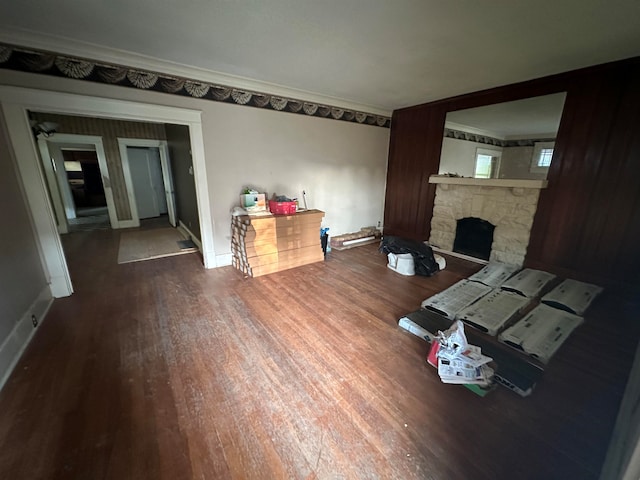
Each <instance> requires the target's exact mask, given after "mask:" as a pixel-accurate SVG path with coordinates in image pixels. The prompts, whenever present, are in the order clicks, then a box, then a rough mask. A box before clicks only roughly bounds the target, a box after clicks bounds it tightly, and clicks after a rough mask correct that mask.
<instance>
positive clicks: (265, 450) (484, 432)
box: [0, 230, 640, 480]
mask: <svg viewBox="0 0 640 480" xmlns="http://www.w3.org/2000/svg"><path fill="white" fill-rule="evenodd" d="M64 246H65V252H66V254H67V257H68V260H69V265H70V271H71V276H72V280H73V284H74V288H75V290H76V293H74V295H73V296H71V297H69V298H64V299H58V300H56V301H55V302H54V304H53V306H52V308H51V310H50V312H49V314H48V316H47V318H46V319H45V321H44V322H43V323H42V324H41V326H40V327H39V329H38V331H37V332H36V335H35V337H34V339H33V341H32V343H31V344H30V346H29V347H28V349H27V351H26V352H25V354H24V356H23V358H22V359H21V361H20V363H19V364H18V366H17V367H16V369H15V371H14V373H13V375H12V376H11V378H10V379H9V381H8V382H7V384H6V386H5V388H4V389H3V390H2V392H0V412H2V414H1V415H0V445H2V448H1V449H0V478H3V479H4V478H7V479H39V478H41V479H67V478H68V479H119V480H121V479H141V478H153V479H172V480H173V479H191V478H194V479H195V478H197V479H226V478H256V479H271V478H273V479H280V478H282V479H325V478H326V479H334V478H345V479H350V478H354V479H361V478H371V479H376V478H380V479H387V478H397V479H474V480H483V479H513V478H518V479H520V478H531V479H556V478H557V479H569V478H571V479H573V478H576V479H578V478H579V479H596V478H598V474H599V470H600V468H601V465H602V462H603V459H604V455H605V452H606V448H607V445H608V441H609V438H610V435H611V431H612V428H613V424H614V421H615V416H616V413H617V409H618V406H619V403H620V399H621V396H622V393H623V390H624V386H625V383H626V380H627V375H628V373H629V370H630V366H631V362H632V359H633V353H634V349H635V346H636V345H637V342H638V338H639V337H640V326H639V325H638V322H637V321H635V315H636V312H637V309H638V304H637V302H636V303H634V302H633V301H631V299H626V298H624V297H622V296H620V295H617V294H616V293H615V292H605V293H604V294H603V295H602V297H601V298H599V299H598V300H597V301H596V303H595V304H594V305H593V306H592V309H591V310H590V312H589V313H588V315H587V319H586V322H585V324H584V325H582V326H581V327H579V328H578V329H577V330H576V331H575V332H574V334H573V335H572V336H571V337H570V339H569V340H568V341H567V343H566V344H565V345H564V346H563V348H562V349H561V350H560V351H559V352H558V353H557V354H556V356H555V357H554V358H553V359H552V361H551V363H550V364H549V366H548V369H547V371H546V372H545V375H544V377H543V379H542V381H541V382H539V384H538V385H537V387H536V389H535V390H534V393H533V394H532V395H531V396H530V397H528V398H521V397H519V396H518V395H516V394H514V393H512V392H510V391H508V390H506V389H504V388H499V389H497V390H496V391H494V392H492V393H491V394H489V395H488V396H487V397H485V398H480V397H478V396H476V395H475V394H473V393H472V392H470V391H468V390H467V389H465V388H464V387H460V386H452V385H444V384H442V383H441V382H440V380H439V378H438V376H437V373H436V372H435V370H434V369H433V368H431V367H429V366H428V365H427V364H426V362H425V360H424V359H425V356H426V349H427V345H426V343H424V342H423V341H422V340H420V339H418V338H417V337H414V336H412V335H411V334H409V333H407V332H405V331H404V330H402V329H400V328H399V327H398V326H397V321H398V318H400V317H401V316H402V315H404V314H406V313H408V312H410V311H413V310H416V309H417V308H419V306H420V302H421V301H422V300H424V299H425V298H427V297H428V296H430V295H432V294H433V293H436V292H438V291H440V290H442V289H444V288H446V287H448V286H450V285H452V284H453V283H455V282H456V281H458V280H459V279H461V278H465V277H467V276H468V275H470V274H471V273H473V272H475V271H476V270H478V269H479V268H480V267H479V266H477V265H475V264H473V263H470V262H466V261H464V260H460V259H456V258H448V262H449V264H448V266H447V269H446V270H444V271H442V272H439V273H438V274H437V275H435V276H433V277H431V278H426V277H418V276H416V277H403V276H401V275H399V274H397V273H395V272H393V271H391V270H389V269H388V268H386V257H385V256H384V255H383V254H381V253H379V252H378V251H377V248H376V245H367V246H362V247H358V248H353V249H349V250H345V251H340V252H338V251H332V252H331V253H329V254H328V255H327V259H326V261H325V262H322V263H318V264H313V265H309V266H305V267H300V268H295V269H292V270H288V271H284V272H280V273H276V274H272V275H267V276H264V277H260V278H243V276H242V275H241V274H240V273H239V272H238V271H236V270H234V269H233V268H231V267H224V268H220V269H215V270H204V269H203V268H202V262H201V258H200V257H199V256H198V255H197V254H192V255H183V256H177V257H168V258H162V259H157V260H152V261H147V262H138V263H131V264H125V265H118V264H117V263H116V259H117V247H118V232H115V231H107V230H103V231H94V232H80V233H74V234H71V235H67V236H66V237H65V239H64Z"/></svg>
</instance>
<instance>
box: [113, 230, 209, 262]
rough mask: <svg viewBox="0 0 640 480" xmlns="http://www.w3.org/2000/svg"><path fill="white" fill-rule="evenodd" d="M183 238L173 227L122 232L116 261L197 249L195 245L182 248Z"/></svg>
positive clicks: (161, 255) (166, 255)
mask: <svg viewBox="0 0 640 480" xmlns="http://www.w3.org/2000/svg"><path fill="white" fill-rule="evenodd" d="M185 240H187V239H185V237H184V236H183V235H182V234H181V232H180V230H178V229H177V228H173V227H166V228H153V229H150V230H131V231H127V232H122V233H121V234H120V247H119V249H118V263H130V262H140V261H142V260H152V259H154V258H162V257H169V256H172V255H184V254H186V253H193V252H197V251H198V249H197V247H196V246H195V245H193V246H190V247H189V248H184V241H185Z"/></svg>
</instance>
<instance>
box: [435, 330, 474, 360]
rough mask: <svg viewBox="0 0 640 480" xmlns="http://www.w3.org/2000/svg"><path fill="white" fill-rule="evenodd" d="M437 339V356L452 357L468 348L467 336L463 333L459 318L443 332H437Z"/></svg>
mask: <svg viewBox="0 0 640 480" xmlns="http://www.w3.org/2000/svg"><path fill="white" fill-rule="evenodd" d="M436 338H437V340H438V342H440V349H439V351H438V356H439V357H445V358H448V359H454V358H456V357H458V356H460V355H462V353H463V352H465V351H467V350H468V348H467V347H468V346H469V344H468V342H467V336H466V335H465V334H464V324H463V323H462V322H461V321H460V320H456V321H455V322H453V325H451V327H449V328H448V329H447V330H445V331H444V332H438V335H437V337H436Z"/></svg>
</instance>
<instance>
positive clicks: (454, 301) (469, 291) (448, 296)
mask: <svg viewBox="0 0 640 480" xmlns="http://www.w3.org/2000/svg"><path fill="white" fill-rule="evenodd" d="M489 292H491V287H488V286H486V285H483V284H482V283H478V282H471V281H469V280H460V281H459V282H458V283H456V284H454V285H452V286H450V287H449V288H447V289H446V290H443V291H442V292H440V293H436V294H435V295H433V296H432V297H429V298H427V299H426V300H424V301H423V302H422V308H426V309H429V310H431V311H434V312H436V313H439V314H441V315H444V316H445V317H448V318H451V319H453V318H455V316H456V313H458V312H459V311H460V310H462V309H463V308H465V307H467V306H469V305H471V304H472V303H473V302H475V301H476V300H478V299H480V298H482V297H484V296H485V295H486V294H487V293H489Z"/></svg>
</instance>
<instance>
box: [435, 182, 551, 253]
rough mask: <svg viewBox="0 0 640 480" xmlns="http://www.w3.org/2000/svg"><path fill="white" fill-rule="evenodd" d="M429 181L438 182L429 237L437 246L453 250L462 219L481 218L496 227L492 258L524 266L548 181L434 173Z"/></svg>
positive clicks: (448, 250)
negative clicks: (542, 195) (534, 223)
mask: <svg viewBox="0 0 640 480" xmlns="http://www.w3.org/2000/svg"><path fill="white" fill-rule="evenodd" d="M429 183H436V184H437V187H436V198H435V203H434V207H433V217H432V219H431V237H430V238H429V243H430V244H431V245H432V246H433V247H437V248H439V249H441V250H443V251H445V252H453V250H454V240H456V227H457V224H458V220H461V219H464V218H470V217H473V218H478V219H481V220H485V221H487V222H489V223H491V224H492V225H494V226H495V230H494V232H493V243H492V244H491V253H490V256H489V261H497V262H504V263H509V264H514V265H522V263H523V262H524V257H525V255H526V253H527V246H528V245H529V235H530V233H531V226H532V225H533V216H534V215H535V213H536V208H537V206H538V197H539V194H540V189H541V188H545V187H546V185H547V182H546V180H507V179H479V178H458V177H447V176H439V175H432V176H431V177H430V179H429Z"/></svg>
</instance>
